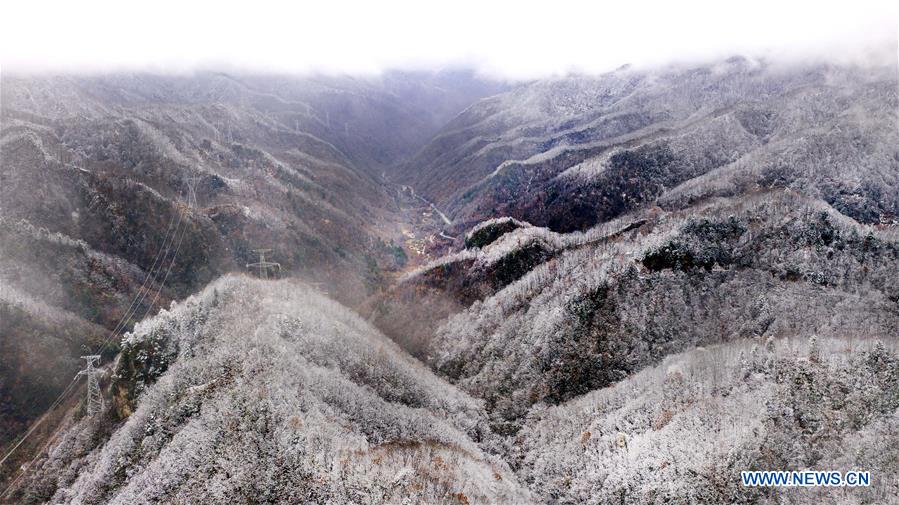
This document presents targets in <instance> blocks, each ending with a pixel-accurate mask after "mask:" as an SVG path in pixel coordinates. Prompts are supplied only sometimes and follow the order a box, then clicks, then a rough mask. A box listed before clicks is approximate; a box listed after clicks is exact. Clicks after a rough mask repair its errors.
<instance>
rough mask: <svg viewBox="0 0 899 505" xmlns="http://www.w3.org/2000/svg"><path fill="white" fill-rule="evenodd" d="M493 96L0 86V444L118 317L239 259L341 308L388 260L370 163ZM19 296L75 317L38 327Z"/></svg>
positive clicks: (398, 81)
mask: <svg viewBox="0 0 899 505" xmlns="http://www.w3.org/2000/svg"><path fill="white" fill-rule="evenodd" d="M498 86H500V85H498V84H495V83H488V82H485V81H481V80H478V79H477V78H475V77H474V76H472V75H471V74H470V73H466V72H444V73H435V74H415V73H397V72H394V73H387V74H385V75H383V76H380V77H378V78H369V79H355V78H350V77H329V78H325V77H321V78H313V77H309V78H298V77H290V76H258V75H251V76H240V75H238V76H234V75H228V74H223V73H198V74H195V75H182V76H179V75H171V76H164V75H152V74H112V75H99V76H27V77H23V76H16V75H6V74H4V75H3V80H2V86H0V88H2V95H0V103H2V107H0V119H2V127H0V151H2V163H0V285H2V287H3V296H2V298H0V310H2V311H3V313H4V315H7V314H8V317H3V318H2V319H0V334H2V335H3V336H4V338H3V349H4V353H3V354H2V357H0V369H2V370H4V371H5V372H8V373H4V375H3V376H2V377H0V398H2V406H0V440H3V441H7V440H12V439H13V438H14V437H15V435H17V434H19V433H21V432H22V431H23V430H24V429H25V427H26V426H27V425H28V423H29V422H30V421H31V420H33V419H34V417H35V416H36V415H37V414H39V413H40V412H42V410H43V409H44V408H45V407H46V406H47V405H48V404H49V403H50V401H51V400H52V398H53V397H54V396H55V395H56V394H57V393H59V391H60V390H61V389H60V384H61V382H64V380H65V377H69V376H71V374H72V373H74V372H75V371H76V370H77V367H78V366H79V363H78V361H79V360H78V359H77V357H78V356H79V355H80V354H84V353H85V352H86V351H88V350H90V351H92V352H94V351H95V350H96V349H97V347H98V346H99V344H100V342H102V341H104V340H106V338H107V335H108V334H109V333H111V332H113V330H115V329H117V325H118V322H119V321H124V322H123V328H124V329H128V328H130V327H131V325H132V324H133V323H134V322H136V321H139V320H141V319H143V318H144V317H146V316H148V315H150V314H153V313H154V312H155V311H156V310H158V307H160V306H166V305H167V304H168V302H169V301H170V300H173V299H180V298H183V297H185V296H187V295H188V294H190V293H193V292H195V291H196V290H198V289H200V288H202V287H203V286H205V285H206V284H208V283H209V282H211V281H212V280H214V279H215V278H217V277H218V276H220V275H222V274H223V273H226V272H232V271H243V270H244V265H246V264H247V263H250V262H254V261H256V260H257V259H258V256H257V255H256V253H255V252H253V251H254V250H255V249H258V248H268V249H272V251H271V252H270V253H269V256H268V258H269V260H272V261H276V262H278V263H280V265H281V271H282V273H283V274H284V275H289V276H297V277H301V278H304V279H308V280H310V281H318V282H321V283H322V284H323V285H324V286H325V287H326V288H330V290H331V292H332V293H333V295H334V296H335V297H336V298H338V299H340V300H343V301H345V302H347V303H349V304H357V303H359V302H361V301H362V300H364V299H365V298H366V297H367V296H369V295H370V294H371V293H372V292H375V291H377V290H379V289H381V288H382V286H383V285H384V283H385V277H386V276H389V275H391V272H392V271H395V270H397V269H398V268H400V267H402V265H403V263H404V256H403V254H402V250H401V249H400V247H401V244H402V241H403V239H404V237H403V235H402V234H401V230H400V225H399V223H400V222H401V221H402V220H403V218H402V217H401V216H400V215H399V213H398V211H399V209H398V207H397V204H396V202H395V197H394V192H395V191H394V189H393V188H392V187H390V186H388V185H386V183H385V181H384V180H383V179H382V177H381V172H382V171H383V167H384V166H386V165H388V164H390V163H392V162H393V161H394V160H397V159H399V158H401V157H403V156H406V155H408V154H409V153H411V152H414V150H416V149H417V148H418V147H419V145H420V144H423V143H424V142H425V141H426V140H427V138H428V136H429V135H430V134H431V133H432V132H434V131H436V130H437V129H438V128H439V126H440V124H442V123H443V122H445V121H446V120H448V119H449V117H451V116H452V115H453V114H455V113H456V112H458V110H461V109H463V108H464V107H466V106H467V105H468V104H469V103H470V101H473V100H476V99H477V98H479V97H480V96H481V94H483V93H489V92H492V91H494V90H496V89H498ZM424 110H427V112H426V113H425V112H423V111H424ZM385 122H386V123H388V124H391V125H395V126H396V127H395V128H393V129H390V130H386V129H384V128H383V124H384V123H385ZM191 179H195V180H196V198H195V201H192V200H191V194H190V190H189V187H188V186H189V182H190V180H191ZM31 299H36V300H38V301H40V302H41V303H43V304H46V305H48V306H49V307H51V308H52V309H53V310H58V311H62V312H64V313H66V314H68V315H69V316H70V317H69V319H72V318H76V319H78V320H79V321H78V323H77V324H75V325H74V326H73V325H69V324H65V325H61V324H56V323H54V322H53V321H45V320H42V319H43V315H42V314H41V313H35V312H34V311H32V310H31V309H30V308H31V307H33V304H31V303H29V302H28V300H31ZM132 301H135V305H133V306H132V305H130V304H131V303H132ZM115 342H117V339H116V340H114V341H113V343H115ZM60 345H61V346H62V348H65V349H67V350H68V351H69V352H65V353H58V352H56V351H55V350H54V347H55V346H60ZM113 347H114V346H113ZM114 351H115V349H114V348H108V349H107V350H106V355H105V358H106V359H109V358H111V357H113V356H114Z"/></svg>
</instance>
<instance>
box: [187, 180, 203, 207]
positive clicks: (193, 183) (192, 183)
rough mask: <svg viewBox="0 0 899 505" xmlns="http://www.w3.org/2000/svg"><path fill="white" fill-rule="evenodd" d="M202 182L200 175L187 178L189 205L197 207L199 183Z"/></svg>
mask: <svg viewBox="0 0 899 505" xmlns="http://www.w3.org/2000/svg"><path fill="white" fill-rule="evenodd" d="M198 182H200V178H199V177H188V178H187V205H188V206H190V207H191V208H194V209H195V208H197V183H198Z"/></svg>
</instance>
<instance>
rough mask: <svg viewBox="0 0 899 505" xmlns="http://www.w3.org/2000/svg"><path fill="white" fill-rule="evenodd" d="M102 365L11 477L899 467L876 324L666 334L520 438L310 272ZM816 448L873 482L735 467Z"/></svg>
mask: <svg viewBox="0 0 899 505" xmlns="http://www.w3.org/2000/svg"><path fill="white" fill-rule="evenodd" d="M103 383H104V388H105V389H106V390H107V391H108V395H109V396H108V397H109V398H111V399H112V400H111V402H110V403H109V404H107V406H106V409H105V410H104V412H103V414H101V415H98V416H94V417H85V416H83V413H81V412H78V411H77V410H76V411H75V412H73V413H72V414H70V416H69V417H68V419H67V421H66V422H65V423H64V424H63V426H62V428H61V430H60V433H59V434H58V436H57V438H56V439H55V440H54V441H53V443H52V444H51V445H50V448H49V450H48V452H47V456H46V457H42V458H40V459H38V460H37V461H36V462H35V463H34V464H33V466H32V467H31V468H30V469H29V474H28V477H27V478H26V479H23V480H22V481H21V482H20V483H19V484H18V485H17V487H16V488H14V491H13V494H12V495H10V496H9V497H8V498H9V499H12V500H14V501H15V502H16V503H40V502H49V503H86V504H87V503H128V504H138V503H159V502H162V503H197V502H203V503H222V502H226V501H227V502H229V503H259V502H270V503H294V502H315V503H333V502H341V503H371V502H376V503H408V502H409V501H410V500H411V501H412V502H420V503H448V504H464V503H585V502H586V503H606V502H607V501H609V500H614V501H615V502H617V503H628V504H630V503H654V502H658V501H659V500H662V499H664V500H665V501H666V502H668V503H722V502H727V503H783V500H787V502H788V503H794V502H797V503H808V502H809V501H808V500H810V499H813V500H815V502H816V503H877V502H881V503H882V502H883V500H884V499H887V497H889V496H893V495H894V494H895V490H896V488H895V482H896V477H897V476H899V467H897V466H896V459H895V455H896V451H897V450H899V449H897V447H896V446H895V444H894V443H893V441H895V440H896V437H895V431H896V429H897V426H896V421H897V418H896V416H895V412H896V409H897V408H899V396H897V394H896V393H897V388H896V385H897V383H899V356H897V355H896V351H895V349H891V348H888V347H885V346H884V345H883V344H882V343H876V342H874V341H872V340H870V339H866V340H861V341H856V342H855V344H854V345H852V346H851V347H847V340H846V339H843V338H835V339H832V338H819V337H814V338H811V339H782V340H775V339H773V338H770V339H768V341H767V342H766V343H765V344H764V345H763V346H760V345H758V344H752V342H750V341H746V340H742V339H741V340H738V341H734V342H731V343H728V344H725V345H719V346H713V347H709V348H707V349H699V350H693V351H690V352H688V353H684V354H679V355H675V356H671V357H669V358H667V359H665V360H664V362H662V363H661V364H660V365H659V366H656V367H650V368H648V369H646V370H644V371H642V372H640V373H637V374H635V375H633V376H631V377H628V378H626V379H624V380H622V381H621V382H619V383H617V384H615V385H614V386H613V387H610V388H605V389H602V390H599V391H595V392H591V393H589V394H587V395H584V396H581V397H578V398H576V399H573V400H572V401H570V402H566V403H562V404H560V405H558V406H554V407H548V406H546V405H545V404H539V405H537V406H535V408H533V409H532V410H531V411H530V413H529V414H528V417H527V421H526V423H525V425H524V427H523V429H522V430H521V431H520V432H519V433H518V435H517V436H516V437H515V438H514V444H508V443H504V442H503V440H502V438H501V437H498V436H497V435H496V434H494V433H492V432H491V431H490V428H489V424H488V420H487V414H486V413H485V411H484V405H483V403H482V402H480V401H478V400H476V399H473V398H472V397H470V396H468V395H467V394H465V393H463V392H460V391H459V390H457V389H456V388H454V387H453V386H451V385H449V384H447V383H446V382H444V381H443V380H441V379H440V378H438V377H436V376H434V375H433V374H432V373H431V372H430V371H429V370H428V369H427V368H425V367H424V366H423V365H421V364H420V363H419V362H417V361H416V360H414V359H413V358H412V357H410V356H409V355H407V354H405V353H404V352H403V351H402V350H401V349H399V348H398V347H397V346H396V344H394V343H393V342H391V341H390V340H388V339H387V338H385V337H384V336H383V335H381V334H380V333H379V332H378V331H377V330H375V329H374V328H373V327H371V326H370V325H368V324H367V323H366V322H364V321H363V320H362V319H360V318H359V317H358V316H356V315H355V314H354V313H352V312H351V311H349V310H347V309H346V308H344V307H342V306H340V305H339V304H337V303H335V302H333V301H331V300H329V299H327V298H325V297H323V296H321V295H320V294H318V293H316V292H315V291H314V290H312V289H311V288H309V287H308V286H305V285H303V284H302V283H299V282H294V281H261V280H251V279H249V278H246V277H242V276H229V277H226V278H223V279H220V280H218V281H216V282H215V283H213V284H212V285H210V286H208V287H207V288H206V289H205V290H203V292H201V293H199V294H197V295H195V296H192V297H190V298H188V299H187V300H185V301H183V302H180V303H178V304H175V305H174V306H173V307H172V308H171V309H170V310H166V311H163V312H161V313H160V314H159V315H157V316H155V317H154V318H152V319H150V320H148V321H145V322H142V323H141V324H139V325H138V326H137V328H136V329H135V331H134V332H133V333H132V334H129V335H128V336H127V337H126V338H125V341H124V343H123V351H122V354H121V355H120V357H119V359H118V360H117V361H116V363H115V364H114V365H111V366H110V367H108V368H107V372H106V374H105V375H104V379H103ZM760 405H762V406H764V408H759V406H760ZM123 416H127V417H124V418H123ZM884 440H886V441H887V442H886V445H884ZM849 445H851V446H852V447H853V448H854V449H853V451H850V452H845V451H844V448H845V447H846V446H849ZM809 466H812V467H818V466H820V467H823V468H866V469H869V470H871V471H872V472H874V473H875V481H874V485H873V486H872V487H870V488H865V489H859V490H853V491H852V492H849V493H844V494H842V495H840V496H835V495H834V494H832V493H826V492H824V491H818V492H815V491H792V492H791V491H770V492H763V491H760V490H746V489H745V488H741V487H739V486H738V484H737V483H738V480H737V477H736V476H737V475H738V472H739V471H740V470H742V469H746V468H750V469H758V468H772V469H801V468H806V467H809ZM635 476H639V478H635Z"/></svg>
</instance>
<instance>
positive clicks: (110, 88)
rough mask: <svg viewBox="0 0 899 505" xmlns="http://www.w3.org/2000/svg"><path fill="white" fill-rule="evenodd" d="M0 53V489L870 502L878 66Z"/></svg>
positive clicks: (890, 432)
mask: <svg viewBox="0 0 899 505" xmlns="http://www.w3.org/2000/svg"><path fill="white" fill-rule="evenodd" d="M891 50H893V49H891ZM0 84H2V86H0V88H2V89H0V100H2V107H0V120H2V125H0V152H2V159H0V287H2V289H0V351H2V354H0V449H2V450H3V452H2V454H0V455H2V456H4V457H5V455H6V454H7V451H9V450H10V448H15V449H16V450H14V451H13V452H12V453H10V454H11V457H10V458H9V459H5V460H4V461H3V462H2V464H0V485H2V488H0V492H3V490H5V489H7V486H9V487H8V491H9V492H8V493H6V494H3V495H0V502H2V503H16V504H18V503H25V504H31V503H34V504H37V503H52V504H69V503H72V504H101V503H120V504H132V503H173V504H180V503H184V504H187V503H234V504H244V503H246V504H250V503H354V504H355V503H360V504H361V503H391V504H392V503H397V504H400V503H402V504H409V503H445V504H459V505H463V504H467V505H472V504H476V503H477V504H480V503H485V504H506V503H509V504H530V503H534V504H538V503H542V504H562V503H572V504H574V503H597V504H599V503H621V504H626V505H632V504H634V505H635V504H650V503H671V504H677V505H681V504H684V505H686V504H718V503H739V504H769V503H770V504H784V503H789V504H810V503H814V504H837V503H852V504H872V505H873V504H880V503H890V500H891V499H892V497H894V496H897V495H899V488H897V484H896V483H897V482H899V464H897V457H899V442H897V441H899V436H897V430H899V417H897V416H899V356H897V345H899V344H897V336H899V276H897V272H899V233H897V230H899V129H897V128H896V125H897V117H896V112H897V110H899V75H897V67H896V65H895V64H890V65H887V66H881V67H878V66H873V65H869V66H858V65H850V64H844V65H836V64H825V63H814V62H803V63H794V64H789V65H788V64H786V63H774V62H771V61H765V60H753V59H747V58H742V57H734V58H730V59H727V60H722V61H717V62H711V63H705V64H691V65H672V66H665V67H658V68H645V69H633V68H630V67H622V68H620V69H618V70H616V71H614V72H610V73H607V74H604V75H597V76H583V75H568V76H559V77H552V78H544V79H539V80H534V81H529V82H517V83H513V84H508V83H500V82H491V81H488V80H485V79H482V78H481V77H479V76H478V75H477V74H475V73H474V72H473V71H465V70H459V71H443V72H421V73H418V72H385V73H383V74H381V75H378V76H368V77H354V76H306V77H296V76H279V75H239V74H226V73H216V72H197V73H195V74H182V75H177V74H176V75H153V74H105V75H93V76H90V75H85V76H73V75H70V76H50V75H44V76H41V75H36V76H30V77H22V76H9V75H4V76H3V78H2V82H0ZM260 248H261V249H270V251H268V252H266V253H265V254H266V259H267V260H269V261H274V262H277V264H278V267H277V268H273V269H272V270H271V271H267V270H251V271H249V272H248V266H249V265H248V264H249V263H251V262H255V261H257V260H259V258H260V255H258V254H257V252H256V251H255V250H257V249H260ZM260 277H262V278H260ZM90 354H100V355H101V358H100V360H99V362H100V365H101V367H102V368H101V376H100V377H101V378H100V398H102V400H103V406H102V408H101V409H100V412H99V413H96V414H93V415H88V408H87V407H88V403H89V402H88V401H86V400H85V398H86V397H88V393H89V392H88V387H87V386H86V385H85V381H84V379H83V377H81V376H80V375H76V373H77V371H78V370H79V369H80V368H81V367H83V366H84V363H83V361H82V360H79V359H78V357H79V356H82V355H90ZM73 377H74V378H73ZM70 380H71V382H67V381H70ZM60 393H62V396H60V399H59V400H58V401H57V402H54V401H53V399H54V398H57V396H58V395H60ZM48 406H49V409H48ZM45 412H47V414H46V417H40V416H42V414H44V413H45ZM35 420H38V421H40V422H39V423H37V424H33V423H34V421H35ZM29 426H37V429H36V431H34V432H31V431H27V432H26V430H28V428H29ZM25 433H27V436H24V438H22V437H23V434H25ZM20 440H21V441H24V442H23V444H22V445H21V446H20V445H19V441H20ZM806 469H814V470H838V471H847V470H867V471H870V472H871V473H872V476H873V483H872V485H871V486H870V487H866V488H856V489H849V488H844V489H826V488H822V489H814V490H812V489H798V490H797V489H794V490H784V489H773V488H767V489H765V488H746V487H744V486H742V485H741V483H740V480H739V476H740V472H741V471H743V470H806Z"/></svg>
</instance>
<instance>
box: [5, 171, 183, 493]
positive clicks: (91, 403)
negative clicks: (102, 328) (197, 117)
mask: <svg viewBox="0 0 899 505" xmlns="http://www.w3.org/2000/svg"><path fill="white" fill-rule="evenodd" d="M198 181H199V178H198V177H191V178H189V179H188V203H189V205H193V206H196V203H197V199H196V184H197V182H198ZM177 216H178V222H177V224H175V227H174V229H172V224H173V223H175V215H172V219H171V220H170V221H169V224H168V227H167V228H166V232H165V235H164V237H163V242H162V245H161V246H160V248H159V250H158V251H157V252H156V256H155V257H154V258H153V263H152V264H151V266H150V269H149V270H148V271H147V275H146V277H145V278H144V281H143V282H142V283H141V286H140V288H139V289H138V292H137V294H136V295H135V296H134V298H133V299H132V300H131V303H130V304H129V305H128V309H127V310H126V311H125V314H123V315H122V318H121V319H120V320H119V322H118V324H116V326H115V327H114V328H113V330H112V331H111V332H110V334H109V335H108V336H107V337H106V339H105V340H104V341H103V342H102V344H101V345H100V347H99V349H98V350H97V352H96V353H95V354H93V355H88V356H82V358H84V359H87V360H88V363H87V368H86V369H85V370H82V371H80V372H79V373H78V374H77V375H75V377H74V378H72V381H71V382H70V383H69V385H68V386H67V387H66V388H65V390H63V392H62V393H60V395H59V396H58V397H57V398H56V400H54V402H53V403H52V404H51V405H50V407H48V408H47V410H46V411H45V412H44V414H43V415H42V416H41V417H40V418H38V420H37V421H36V422H35V423H34V424H32V425H31V428H29V429H28V431H27V432H25V435H23V436H22V438H21V439H20V440H19V441H18V442H17V443H16V444H15V445H14V446H13V447H12V448H11V449H10V450H9V451H8V452H7V453H6V454H5V455H4V456H3V459H0V466H2V465H3V463H5V462H6V461H7V460H8V459H9V458H10V456H12V454H13V453H15V451H16V450H17V449H18V448H19V447H20V446H21V445H22V443H24V442H25V440H26V439H28V437H29V436H31V434H32V433H34V431H35V430H36V429H37V428H38V426H40V425H41V424H42V423H43V422H44V421H45V420H46V418H47V416H49V414H50V412H52V411H53V409H55V408H56V407H57V406H58V405H59V404H60V402H61V401H62V400H63V398H64V397H65V396H66V395H67V394H68V393H69V392H70V391H71V390H72V387H73V386H74V385H75V384H76V382H77V380H78V377H79V376H81V375H86V376H87V379H88V398H87V412H88V415H89V416H91V415H93V414H95V413H97V412H99V411H100V410H101V408H102V401H103V398H102V395H101V392H100V386H99V380H98V378H97V375H98V374H99V373H100V372H99V370H98V369H97V368H95V367H94V366H93V365H94V363H95V362H97V361H98V360H99V359H100V355H101V354H102V352H103V351H104V350H106V348H107V346H108V345H109V343H110V342H111V341H112V339H113V338H114V337H115V336H116V335H118V334H119V333H120V332H121V330H123V329H124V328H125V326H126V325H127V324H128V322H129V321H130V320H131V317H132V316H134V314H136V313H137V310H138V309H139V308H140V304H141V303H142V302H143V300H144V299H145V298H146V296H147V294H148V293H149V292H150V291H151V290H152V287H149V286H148V284H149V283H150V281H151V279H152V280H153V282H154V283H156V284H157V285H158V289H157V291H156V296H155V297H154V298H153V302H152V303H151V304H150V306H149V307H148V308H147V311H146V313H145V314H144V317H146V315H147V314H149V312H150V310H152V308H153V305H154V304H155V303H156V300H157V299H158V298H159V295H160V293H161V292H162V288H163V285H164V284H165V282H166V280H168V277H169V274H170V273H171V270H172V266H173V265H174V262H175V258H176V257H177V255H178V250H179V249H180V247H181V242H182V241H183V239H184V233H185V230H184V229H183V228H182V227H181V225H182V223H183V221H184V213H183V212H178V213H177ZM179 230H180V231H181V234H180V236H179V239H178V244H177V246H176V247H175V251H174V253H173V254H172V260H171V262H170V263H169V266H168V268H167V269H166V274H165V276H164V277H163V280H162V283H159V282H158V279H159V273H160V272H161V268H162V265H163V264H164V263H165V257H166V256H168V251H169V250H170V249H171V246H172V244H173V243H174V242H175V240H174V239H175V236H176V235H178V231H179ZM169 239H172V240H171V241H169ZM166 244H168V245H166ZM160 259H162V260H163V262H162V263H159V260H160ZM157 264H158V265H159V268H157ZM51 440H52V439H51ZM42 452H43V450H41V451H39V452H38V453H37V454H36V455H35V458H33V459H32V462H33V461H34V460H35V459H37V457H38V456H39V455H40V454H41V453H42ZM26 469H27V468H26ZM24 474H25V471H24V470H23V471H22V473H21V474H20V475H19V476H18V477H17V478H16V479H15V480H14V481H13V482H12V484H10V486H9V487H7V488H6V490H5V491H4V492H3V493H2V494H0V498H2V497H3V496H5V495H6V494H7V493H8V492H9V490H10V489H12V488H13V486H15V484H16V483H17V482H18V481H19V480H20V479H21V478H22V477H23V476H24Z"/></svg>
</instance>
